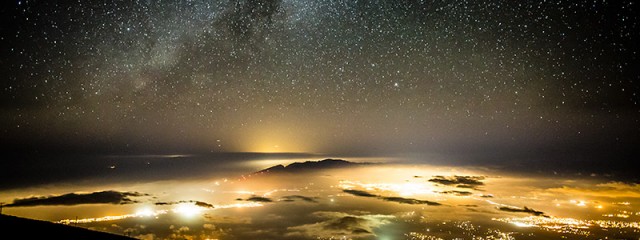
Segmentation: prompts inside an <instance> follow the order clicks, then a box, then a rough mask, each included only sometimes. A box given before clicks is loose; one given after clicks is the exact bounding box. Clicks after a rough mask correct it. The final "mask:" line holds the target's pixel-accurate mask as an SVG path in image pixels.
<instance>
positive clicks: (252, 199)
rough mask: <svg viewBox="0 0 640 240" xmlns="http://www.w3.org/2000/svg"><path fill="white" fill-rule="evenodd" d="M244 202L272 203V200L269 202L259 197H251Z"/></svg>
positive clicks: (269, 199) (268, 199)
mask: <svg viewBox="0 0 640 240" xmlns="http://www.w3.org/2000/svg"><path fill="white" fill-rule="evenodd" d="M245 201H250V202H273V200H271V198H266V197H260V196H252V197H250V198H247V199H246V200H245Z"/></svg>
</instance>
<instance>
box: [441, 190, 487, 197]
mask: <svg viewBox="0 0 640 240" xmlns="http://www.w3.org/2000/svg"><path fill="white" fill-rule="evenodd" d="M439 193H441V194H452V195H456V196H469V195H471V194H473V193H472V192H468V191H456V190H452V191H442V192H439ZM483 196H484V195H483Z"/></svg>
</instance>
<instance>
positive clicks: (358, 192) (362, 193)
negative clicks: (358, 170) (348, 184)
mask: <svg viewBox="0 0 640 240" xmlns="http://www.w3.org/2000/svg"><path fill="white" fill-rule="evenodd" d="M342 191H343V192H346V193H348V194H351V195H356V196H359V197H378V195H374V194H371V193H369V192H366V191H361V190H353V189H344V190H342Z"/></svg>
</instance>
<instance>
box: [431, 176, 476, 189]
mask: <svg viewBox="0 0 640 240" xmlns="http://www.w3.org/2000/svg"><path fill="white" fill-rule="evenodd" d="M481 180H484V177H483V176H457V175H456V176H449V177H445V176H434V177H433V178H431V179H429V182H434V183H438V184H442V185H447V186H453V185H455V186H456V187H459V188H472V189H475V188H476V187H478V186H482V185H484V183H483V182H482V181H481Z"/></svg>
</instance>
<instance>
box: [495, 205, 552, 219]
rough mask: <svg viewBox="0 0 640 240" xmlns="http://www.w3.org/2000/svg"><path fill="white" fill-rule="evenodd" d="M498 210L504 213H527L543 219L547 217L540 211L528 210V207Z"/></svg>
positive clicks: (501, 208)
mask: <svg viewBox="0 0 640 240" xmlns="http://www.w3.org/2000/svg"><path fill="white" fill-rule="evenodd" d="M498 210H500V211H505V212H522V213H529V214H532V215H535V216H543V217H547V215H544V212H541V211H537V210H534V209H532V208H528V207H526V206H525V207H524V208H515V207H507V206H504V207H499V208H498Z"/></svg>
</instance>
